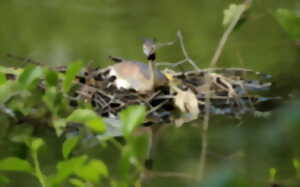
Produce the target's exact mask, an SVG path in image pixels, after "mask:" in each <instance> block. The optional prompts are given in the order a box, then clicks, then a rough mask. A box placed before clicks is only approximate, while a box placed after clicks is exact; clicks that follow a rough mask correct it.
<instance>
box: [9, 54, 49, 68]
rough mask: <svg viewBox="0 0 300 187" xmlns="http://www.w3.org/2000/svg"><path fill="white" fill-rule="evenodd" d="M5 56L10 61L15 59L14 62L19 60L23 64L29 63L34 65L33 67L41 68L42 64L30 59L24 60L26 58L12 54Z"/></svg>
mask: <svg viewBox="0 0 300 187" xmlns="http://www.w3.org/2000/svg"><path fill="white" fill-rule="evenodd" d="M6 56H7V57H8V58H12V59H16V60H19V61H23V62H25V63H29V64H35V65H40V66H42V65H43V63H41V62H37V61H35V60H33V59H31V58H26V57H21V56H17V55H14V54H11V53H7V54H6Z"/></svg>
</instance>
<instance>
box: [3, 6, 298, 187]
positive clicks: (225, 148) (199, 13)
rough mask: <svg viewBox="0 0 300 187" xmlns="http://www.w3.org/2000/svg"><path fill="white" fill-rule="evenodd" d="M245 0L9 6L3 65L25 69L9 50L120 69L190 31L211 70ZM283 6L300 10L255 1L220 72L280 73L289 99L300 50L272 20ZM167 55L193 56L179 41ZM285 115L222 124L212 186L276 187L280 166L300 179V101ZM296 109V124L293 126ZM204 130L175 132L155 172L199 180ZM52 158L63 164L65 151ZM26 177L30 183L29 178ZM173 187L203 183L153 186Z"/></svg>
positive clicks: (212, 141)
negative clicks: (227, 16)
mask: <svg viewBox="0 0 300 187" xmlns="http://www.w3.org/2000/svg"><path fill="white" fill-rule="evenodd" d="M235 2H239V1H233V0H223V1H217V0H191V1H174V0H161V1H159V0H152V1H146V0H101V1H100V0H89V1H87V0H77V1H71V0H65V1H59V0H51V1H50V0H27V1H23V0H1V2H0V54H1V57H0V63H1V65H14V66H18V65H19V64H18V62H17V61H16V60H14V59H9V58H7V57H4V54H6V53H13V54H16V55H19V56H23V57H30V58H32V59H35V60H37V61H39V62H42V63H44V64H47V65H49V66H54V65H61V64H68V63H72V62H73V61H76V60H82V61H83V62H86V63H88V62H93V63H94V65H95V66H96V65H97V66H102V67H104V66H106V65H108V64H110V63H111V62H110V61H109V60H108V58H107V56H108V55H116V56H122V57H124V58H128V59H135V60H143V59H144V56H143V54H142V49H141V42H142V40H141V39H142V38H144V37H155V38H157V39H158V41H161V42H166V41H172V40H174V39H175V38H176V32H177V31H178V30H179V29H180V30H181V31H182V33H183V36H184V41H185V44H186V48H187V50H188V53H189V55H190V56H191V57H192V58H193V59H194V60H195V61H196V62H197V63H198V65H199V66H200V67H201V68H205V67H207V66H208V64H209V62H210V60H211V58H212V56H213V54H214V51H215V48H216V46H217V43H218V41H219V39H220V37H221V35H222V33H223V32H224V28H223V27H222V25H221V23H222V19H223V10H224V9H225V8H227V7H228V6H229V4H230V3H235ZM277 8H288V9H292V10H295V11H298V13H299V12H300V1H299V0H264V1H254V4H253V6H252V8H251V10H250V11H249V13H248V15H247V16H248V17H247V21H246V22H245V24H244V25H242V26H241V27H240V28H239V29H238V30H237V31H235V32H234V33H233V35H232V36H231V37H230V39H229V41H228V43H227V45H226V48H225V51H224V53H223V55H222V57H221V60H220V62H219V64H218V66H221V67H245V68H250V69H254V70H256V71H261V72H266V73H270V74H272V75H273V80H274V83H275V85H274V87H273V90H272V91H271V92H269V93H267V94H268V95H274V96H275V95H280V96H284V97H286V96H287V95H288V94H290V93H292V94H293V95H295V97H296V98H298V96H299V88H300V84H299V80H300V71H299V69H300V47H299V46H296V45H295V42H294V41H293V40H292V39H291V38H289V37H288V35H287V34H286V33H285V32H284V31H283V29H282V28H281V27H280V26H279V24H278V23H277V22H276V20H275V19H274V17H273V15H272V14H273V12H274V11H275V10H276V9H277ZM158 53H159V54H158V60H159V61H163V62H175V61H178V60H181V59H182V58H183V56H182V53H181V51H180V48H179V46H178V44H176V45H174V46H171V47H166V48H163V49H161V50H160V51H159V52H158ZM183 68H184V69H186V70H187V69H188V68H190V67H189V66H187V65H186V66H183ZM279 108H280V109H278V111H276V112H275V113H274V114H273V115H271V117H270V118H268V119H255V118H253V117H251V116H245V117H243V118H242V119H241V120H236V119H233V118H229V117H213V119H212V120H211V123H210V129H209V138H208V139H209V149H208V152H209V153H208V160H207V172H206V176H207V177H206V178H207V180H206V181H207V185H206V186H254V185H257V184H260V185H262V184H266V183H267V182H268V181H267V180H268V170H269V168H271V167H274V168H278V171H279V174H278V175H279V177H281V178H282V179H287V178H293V177H295V171H294V168H293V167H292V164H291V163H292V159H293V158H297V157H298V158H300V152H299V148H298V147H299V146H298V145H297V142H299V140H300V136H299V135H300V131H299V130H300V128H299V127H297V124H298V125H300V123H299V122H300V120H299V117H298V118H297V112H298V113H299V104H298V105H296V106H295V107H294V108H292V109H291V108H290V107H285V109H281V107H279ZM293 112H294V113H296V114H294V115H293V116H292V117H294V118H295V120H296V121H292V122H291V121H289V120H291V119H294V118H292V117H291V116H290V115H291V114H292V113H293ZM299 114H300V113H299ZM294 124H295V125H294ZM200 126H201V121H200V122H197V123H194V124H190V125H186V126H184V127H182V128H180V129H177V128H174V127H171V128H169V129H168V130H166V132H165V133H164V134H163V136H162V138H161V140H160V141H161V143H160V144H159V147H158V151H157V153H156V160H157V161H156V166H155V169H157V170H161V171H180V172H190V173H194V172H195V171H196V170H197V168H198V167H199V165H198V163H199V157H200V156H199V155H200V148H201V140H200ZM52 138H53V137H52ZM49 139H50V140H51V141H52V143H53V144H55V140H52V139H51V138H49ZM52 146H53V145H52ZM53 150H55V149H53ZM51 154H52V158H57V157H58V156H57V155H58V154H59V153H56V152H55V151H54V152H52V153H51ZM0 157H1V155H0ZM104 157H105V156H104ZM106 157H107V156H106ZM52 162H54V161H53V159H52V160H51V159H48V160H47V159H46V161H45V165H46V166H47V165H51V163H52ZM46 170H47V169H46ZM20 178H21V179H24V180H26V176H23V175H21V176H20ZM216 181H219V182H220V183H218V182H216ZM13 183H14V184H15V185H17V183H18V182H17V181H14V182H13ZM20 183H22V180H20ZM166 184H167V185H172V184H173V185H176V186H198V184H197V183H195V182H192V181H187V180H180V179H170V178H162V179H154V180H152V181H150V182H148V183H147V184H146V186H164V185H166Z"/></svg>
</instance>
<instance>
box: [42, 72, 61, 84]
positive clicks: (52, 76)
mask: <svg viewBox="0 0 300 187" xmlns="http://www.w3.org/2000/svg"><path fill="white" fill-rule="evenodd" d="M45 73H46V84H47V86H48V87H51V86H54V87H56V86H57V84H58V74H57V72H55V71H52V70H49V69H47V70H46V72H45Z"/></svg>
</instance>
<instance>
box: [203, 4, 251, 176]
mask: <svg viewBox="0 0 300 187" xmlns="http://www.w3.org/2000/svg"><path fill="white" fill-rule="evenodd" d="M251 2H252V0H245V2H244V6H243V7H242V9H241V10H240V12H239V13H238V14H237V15H236V17H235V18H234V20H233V21H232V22H231V24H230V25H229V26H228V28H227V29H226V31H225V32H224V34H223V36H222V38H221V40H220V42H219V44H218V47H217V49H216V51H215V54H214V56H213V58H212V60H211V62H210V67H211V68H213V67H215V66H216V65H217V62H218V60H219V58H220V56H221V54H222V52H223V50H224V46H225V44H226V41H227V40H228V38H229V36H230V34H231V33H232V31H233V29H234V28H235V26H236V24H237V23H238V21H239V20H240V18H241V16H242V15H243V13H244V12H245V11H246V10H247V9H248V8H249V7H250V4H251ZM208 76H209V74H207V75H206V77H205V79H206V80H207V81H208V87H209V88H210V86H211V79H209V77H208ZM209 90H210V89H209ZM210 97H211V93H210V92H208V93H207V94H206V98H205V115H204V120H203V127H202V131H201V142H202V143H201V145H202V148H201V155H200V168H199V179H200V180H202V179H203V176H204V170H205V163H206V154H207V146H208V142H207V131H208V126H209V119H210V116H209V111H210V105H211V103H210Z"/></svg>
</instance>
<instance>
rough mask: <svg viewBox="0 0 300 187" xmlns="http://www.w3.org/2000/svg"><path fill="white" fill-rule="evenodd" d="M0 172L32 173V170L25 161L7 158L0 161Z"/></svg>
mask: <svg viewBox="0 0 300 187" xmlns="http://www.w3.org/2000/svg"><path fill="white" fill-rule="evenodd" d="M0 171H21V172H28V173H32V172H33V168H32V166H31V165H30V163H29V162H28V161H27V160H23V159H20V158H17V157H8V158H5V159H3V160H0Z"/></svg>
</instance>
